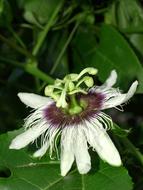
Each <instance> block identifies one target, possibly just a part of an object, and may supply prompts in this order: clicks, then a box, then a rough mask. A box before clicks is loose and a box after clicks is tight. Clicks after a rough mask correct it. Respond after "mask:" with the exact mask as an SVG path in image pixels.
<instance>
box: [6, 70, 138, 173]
mask: <svg viewBox="0 0 143 190" xmlns="http://www.w3.org/2000/svg"><path fill="white" fill-rule="evenodd" d="M96 73H97V70H96V69H94V68H86V69H84V70H83V71H81V72H80V73H79V74H69V75H67V76H66V77H65V78H64V79H63V80H60V79H56V80H55V83H54V85H49V86H47V87H46V88H45V95H46V96H49V97H44V96H40V95H36V94H33V93H18V97H19V98H20V100H21V101H22V102H23V103H24V104H26V105H27V106H29V107H31V108H34V111H33V112H32V113H31V114H30V115H29V116H28V117H27V118H26V119H25V124H24V127H25V132H23V133H22V134H20V135H18V136H17V137H16V138H15V139H13V140H12V142H11V144H10V149H21V148H23V147H25V146H27V145H28V144H29V143H31V142H34V141H35V140H36V139H37V138H38V137H41V148H40V149H39V150H37V151H36V152H35V153H34V155H33V156H34V157H42V156H43V155H44V154H45V153H46V151H47V150H49V154H50V156H52V153H53V151H56V152H58V151H59V150H58V148H57V144H58V142H59V139H60V144H61V146H60V147H61V148H60V160H61V175H62V176H65V175H66V174H67V172H68V171H69V170H70V168H71V166H72V164H73V162H74V160H76V164H77V168H78V170H79V173H81V174H85V173H87V172H88V171H89V170H90V169H91V159H90V155H89V152H88V147H89V146H90V147H93V149H94V150H96V152H97V153H98V155H99V157H100V158H101V159H102V160H104V161H106V162H107V163H109V164H110V165H113V166H120V165H121V164H122V163H121V158H120V155H119V152H118V151H117V149H116V147H115V145H114V144H113V142H112V140H111V139H110V137H109V135H108V134H107V132H106V131H107V130H108V129H110V128H112V120H111V118H110V117H109V116H108V115H106V114H105V113H103V112H102V110H104V109H107V108H112V107H116V106H118V105H121V104H123V103H125V102H127V101H128V100H129V99H130V98H131V97H132V96H133V94H134V93H135V91H136V88H137V85H138V82H137V81H135V82H134V83H133V84H132V85H131V87H130V89H129V90H128V92H127V93H126V94H122V93H121V91H120V90H119V89H116V88H113V87H112V86H113V85H114V84H115V83H116V79H117V74H116V71H115V70H113V71H112V72H111V74H110V76H109V78H108V79H107V80H106V81H105V83H104V84H103V85H101V86H94V81H93V78H92V77H91V75H96ZM85 74H88V76H85ZM89 75H90V76H89ZM85 87H86V88H85Z"/></svg>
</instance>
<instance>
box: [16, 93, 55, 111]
mask: <svg viewBox="0 0 143 190" xmlns="http://www.w3.org/2000/svg"><path fill="white" fill-rule="evenodd" d="M18 97H19V98H20V100H21V101H22V102H23V103H24V104H26V105H27V106H29V107H31V108H39V107H41V106H44V105H47V104H49V103H51V102H52V100H51V99H50V98H48V97H44V96H40V95H37V94H33V93H26V92H20V93H18Z"/></svg>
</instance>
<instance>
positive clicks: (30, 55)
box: [0, 34, 35, 61]
mask: <svg viewBox="0 0 143 190" xmlns="http://www.w3.org/2000/svg"><path fill="white" fill-rule="evenodd" d="M0 40H1V41H3V42H4V43H6V44H7V45H8V46H10V47H12V48H14V49H15V50H16V51H18V52H19V53H21V54H23V55H25V56H26V57H27V58H30V59H31V60H33V61H35V57H34V56H33V55H32V54H31V53H29V52H28V51H27V50H26V49H23V48H21V47H19V46H17V45H16V44H15V43H13V42H12V41H10V40H8V39H7V38H6V37H4V36H3V35H1V34H0Z"/></svg>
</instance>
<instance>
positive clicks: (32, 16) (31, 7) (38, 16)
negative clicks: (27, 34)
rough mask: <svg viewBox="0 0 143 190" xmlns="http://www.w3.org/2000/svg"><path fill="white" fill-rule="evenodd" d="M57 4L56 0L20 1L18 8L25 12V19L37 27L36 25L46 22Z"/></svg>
mask: <svg viewBox="0 0 143 190" xmlns="http://www.w3.org/2000/svg"><path fill="white" fill-rule="evenodd" d="M58 2H59V1H58V0H53V1H50V0H41V1H39V0H26V1H22V2H21V3H20V6H21V7H23V8H24V10H25V12H24V17H25V19H26V20H27V21H28V22H30V23H33V24H36V25H38V23H39V24H45V23H47V22H48V20H49V18H50V17H51V15H52V13H53V11H54V10H55V7H56V6H57V4H58Z"/></svg>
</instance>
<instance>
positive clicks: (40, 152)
mask: <svg viewBox="0 0 143 190" xmlns="http://www.w3.org/2000/svg"><path fill="white" fill-rule="evenodd" d="M48 148H49V143H48V142H46V143H45V144H43V146H42V147H41V148H40V149H39V150H37V151H36V152H35V153H34V154H33V156H34V157H35V158H37V157H42V156H43V155H44V154H45V153H46V151H47V150H48Z"/></svg>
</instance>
